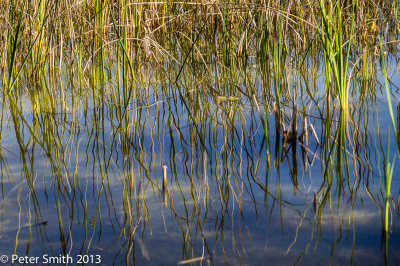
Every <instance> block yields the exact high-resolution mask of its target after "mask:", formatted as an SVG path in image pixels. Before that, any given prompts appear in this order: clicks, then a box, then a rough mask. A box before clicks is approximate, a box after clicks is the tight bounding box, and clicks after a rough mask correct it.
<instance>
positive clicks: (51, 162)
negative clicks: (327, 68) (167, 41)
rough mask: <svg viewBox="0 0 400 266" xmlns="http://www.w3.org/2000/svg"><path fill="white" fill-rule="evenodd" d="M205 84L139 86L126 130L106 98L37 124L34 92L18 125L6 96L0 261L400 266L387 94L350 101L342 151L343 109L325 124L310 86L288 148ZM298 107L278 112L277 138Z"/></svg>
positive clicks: (245, 109) (71, 106)
mask: <svg viewBox="0 0 400 266" xmlns="http://www.w3.org/2000/svg"><path fill="white" fill-rule="evenodd" d="M396 73H397V72H396V70H394V71H393V76H392V77H391V81H392V82H393V84H394V85H393V86H392V92H393V94H392V97H393V106H394V107H396V105H397V98H396V97H399V93H398V91H397V90H396V88H397V87H396V86H398V85H399V84H400V80H399V77H398V76H396V75H398V74H396ZM149 76H151V73H150V74H149ZM183 79H184V78H183ZM255 80H256V81H255V82H254V84H255V86H256V88H257V84H258V83H257V78H256V79H255ZM258 81H259V80H258ZM234 82H237V84H238V86H242V87H246V84H247V83H246V82H247V81H243V80H237V81H232V83H234ZM380 82H382V81H380ZM303 83H304V82H303ZM378 83H379V82H378ZM211 85H212V84H211ZM109 86H111V85H109ZM353 86H357V84H354V85H353ZM200 87H201V86H199V87H194V86H193V88H192V89H193V92H189V93H188V94H187V95H186V96H187V97H189V98H188V99H189V100H187V101H186V102H182V100H181V97H179V95H178V94H177V93H176V91H177V87H176V86H175V85H171V84H160V85H152V86H146V85H144V86H143V87H142V88H141V89H143V90H144V89H145V88H147V90H148V91H149V92H148V93H147V94H146V95H142V96H141V97H142V100H141V101H138V102H136V103H133V104H131V105H129V106H128V111H127V114H128V115H129V116H128V117H127V119H125V120H123V121H122V123H121V125H122V127H119V125H120V124H119V123H120V121H119V120H118V119H117V111H116V110H115V109H113V107H112V104H113V99H112V98H111V97H108V98H106V99H105V100H104V99H103V100H101V99H100V100H93V97H92V96H84V95H75V96H72V95H71V93H68V95H69V98H68V99H67V103H66V107H61V106H58V107H57V108H56V110H57V111H59V110H60V112H45V111H44V110H41V111H37V112H35V111H34V102H33V101H34V99H35V97H37V95H36V96H32V95H33V94H31V93H27V94H26V95H24V96H23V99H22V100H21V103H20V106H21V108H22V110H23V115H22V116H23V117H24V118H25V119H26V123H24V122H23V121H22V118H21V116H19V115H16V118H15V120H14V119H13V114H12V111H11V110H9V104H8V102H4V99H3V100H2V108H5V109H6V111H4V112H3V113H2V119H3V124H2V125H3V126H2V127H3V132H2V136H1V149H0V151H1V154H0V155H1V156H0V165H1V169H0V171H1V220H0V239H1V241H0V250H1V254H5V255H8V256H9V259H10V260H11V255H12V254H17V255H19V256H30V257H34V256H39V257H40V259H39V264H41V263H43V260H42V258H41V257H42V256H43V255H44V254H48V255H49V256H55V257H60V256H67V255H69V256H70V257H72V258H73V260H74V262H73V263H69V264H70V265H74V264H76V262H77V258H78V255H89V257H87V258H95V259H97V257H96V255H99V256H100V259H101V264H102V265H112V264H115V265H123V264H130V265H177V264H178V263H182V264H196V265H199V264H200V265H209V264H211V265H214V264H215V265H220V264H232V265H239V264H244V265H292V264H298V265H313V264H315V265H320V264H326V263H328V262H329V263H330V264H332V265H338V264H355V265H382V264H389V265H397V264H399V263H400V253H399V252H398V250H399V248H400V230H399V226H400V220H399V215H400V211H399V195H400V194H399V193H400V181H399V179H398V176H399V174H400V170H399V169H400V168H399V165H400V164H399V160H398V158H397V157H396V155H397V153H396V150H395V149H396V142H395V138H394V135H393V131H392V128H390V129H389V130H390V131H391V137H390V148H391V150H390V154H389V156H390V161H391V162H393V163H394V172H393V181H392V186H391V195H392V197H391V198H390V202H389V203H390V217H389V225H388V228H389V230H388V233H387V234H386V233H385V232H384V231H383V228H384V227H383V226H384V220H383V215H384V211H383V210H384V206H385V204H384V194H385V193H384V191H385V190H384V162H385V158H386V156H387V154H386V142H387V134H388V126H389V125H391V121H390V117H389V112H388V105H387V100H386V95H385V94H384V91H383V92H382V90H383V87H382V86H381V85H379V84H378V85H376V87H377V89H376V90H377V92H376V97H368V96H367V97H365V98H362V97H361V96H360V95H353V96H352V97H351V104H350V105H351V108H350V111H349V114H348V116H347V118H342V119H346V129H345V132H346V138H345V143H339V141H338V139H337V134H338V133H337V132H338V131H339V130H338V128H339V126H338V125H339V123H338V120H340V119H341V118H340V117H341V116H340V112H339V110H338V109H334V108H331V112H330V113H329V114H328V115H327V111H326V110H327V109H326V101H325V100H324V97H323V96H322V95H323V94H322V93H320V92H319V91H318V89H315V94H314V96H315V97H314V100H311V98H310V97H309V96H307V95H306V94H302V93H297V97H296V101H295V102H296V105H297V106H298V109H299V112H298V113H297V119H296V124H297V127H298V132H297V136H296V137H297V138H296V139H292V140H284V133H283V132H278V131H277V130H276V127H275V124H276V123H275V121H276V116H275V113H274V112H273V111H272V112H271V110H272V105H271V104H270V103H268V102H266V101H264V100H263V99H265V97H263V96H262V95H261V94H258V93H257V95H258V96H257V99H258V100H259V106H260V108H261V110H265V109H264V108H266V109H268V110H269V111H268V115H267V120H268V130H267V138H265V130H264V125H265V124H266V122H264V124H263V119H262V116H260V113H259V112H258V109H257V107H256V105H255V104H254V102H253V101H252V97H247V96H245V95H234V96H238V98H235V97H232V98H229V99H226V98H221V97H219V98H218V96H215V95H205V94H204V91H203V90H202V89H200ZM103 89H105V90H106V91H108V87H107V86H106V87H104V88H103ZM181 89H182V90H184V91H187V88H186V87H184V86H183V85H182V87H181ZM260 90H261V89H260ZM67 91H68V90H67ZM256 91H257V89H256ZM89 94H90V93H89ZM106 94H107V93H106ZM110 95H111V93H110ZM318 95H321V96H318ZM74 97H75V98H74ZM73 98H74V101H73ZM38 100H43V99H40V98H39V99H38ZM199 103H200V104H199ZM293 106H294V105H293V102H292V101H286V102H285V103H284V104H283V106H282V109H283V110H284V112H285V113H286V116H285V117H284V121H285V126H286V129H290V125H291V124H290V123H291V121H292V117H293ZM328 116H329V117H330V119H331V120H332V122H331V127H330V128H327V126H326V124H325V121H326V119H327V117H328ZM395 116H396V113H395ZM305 118H307V123H308V125H313V127H314V129H315V134H316V135H314V134H313V132H312V130H311V129H309V130H307V132H308V143H307V142H305V141H300V140H299V139H298V138H299V137H300V136H301V135H303V137H305V135H304V134H302V127H303V125H304V121H305ZM27 124H28V125H30V127H31V129H32V130H33V131H34V132H36V133H35V134H36V136H35V137H33V136H32V134H31V131H30V129H29V128H28V127H27V126H26V125H27ZM16 125H18V126H16ZM121 128H125V129H121ZM317 138H318V140H317ZM38 140H40V141H43V142H42V144H40V143H39V141H38ZM335 147H336V148H335ZM340 154H341V155H340ZM339 157H340V158H341V159H339ZM163 166H167V168H166V175H167V180H168V182H167V185H166V186H165V187H164V186H163V168H162V167H163ZM386 240H387V241H386ZM91 255H93V256H94V257H93V256H92V257H91ZM90 262H91V261H89V263H86V264H87V265H91V264H93V263H90ZM8 263H10V261H9V262H8ZM14 264H15V265H19V264H18V263H14ZM61 264H62V263H61Z"/></svg>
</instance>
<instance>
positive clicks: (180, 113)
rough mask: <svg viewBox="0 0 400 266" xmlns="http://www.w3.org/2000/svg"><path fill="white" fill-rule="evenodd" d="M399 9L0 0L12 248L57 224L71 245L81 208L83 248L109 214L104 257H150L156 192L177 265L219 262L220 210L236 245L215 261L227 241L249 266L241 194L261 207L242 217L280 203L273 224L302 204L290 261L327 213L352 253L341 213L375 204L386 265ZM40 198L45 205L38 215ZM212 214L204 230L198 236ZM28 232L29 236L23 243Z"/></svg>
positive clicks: (66, 249)
mask: <svg viewBox="0 0 400 266" xmlns="http://www.w3.org/2000/svg"><path fill="white" fill-rule="evenodd" d="M398 5H399V3H398V1H395V0H387V1H385V0H379V1H363V0H354V1H349V0H332V1H324V0H318V1H300V0H292V1H277V0H269V1H251V0H250V1H241V0H237V1H233V0H224V1H222V0H210V1H205V0H198V1H188V2H187V1H148V2H145V1H140V0H137V1H129V0H93V1H89V0H51V1H50V0H8V1H1V3H0V47H1V48H0V85H1V88H2V93H1V95H0V103H1V106H0V107H1V111H0V116H1V118H0V140H1V143H0V144H1V145H0V168H1V171H0V173H1V180H2V182H1V191H2V192H1V193H2V198H3V201H2V204H1V209H2V220H1V221H3V218H4V217H3V216H6V215H5V214H3V213H4V212H5V208H6V207H7V206H8V205H7V204H9V203H7V201H6V200H5V199H6V198H7V197H9V195H10V193H6V192H4V191H6V190H7V189H4V186H7V185H8V184H7V182H10V183H13V184H16V187H14V188H12V190H10V191H11V192H12V193H11V194H12V195H11V196H10V197H14V198H15V200H16V202H18V206H17V207H15V206H13V207H14V208H17V209H18V208H19V210H20V213H19V214H14V216H13V217H8V218H7V219H11V221H12V223H13V224H17V223H16V222H17V221H18V230H17V233H16V234H15V239H13V241H14V242H13V252H14V254H16V252H17V251H18V250H21V249H23V248H22V247H21V246H23V245H25V247H26V246H27V247H26V249H27V250H29V245H30V244H29V243H30V239H31V238H30V237H31V230H44V231H46V230H45V228H47V227H52V228H53V226H54V227H55V229H56V231H57V233H58V234H59V236H60V237H59V239H60V241H59V242H60V243H61V249H62V251H63V254H64V255H65V254H70V253H71V250H72V249H73V247H72V240H71V238H72V234H73V233H72V229H73V228H74V227H76V226H75V223H74V222H75V221H74V219H77V220H79V225H81V224H82V226H83V229H82V230H81V231H80V232H83V234H84V240H83V242H82V243H80V245H81V246H80V247H79V248H80V250H79V252H80V254H83V253H85V252H86V253H88V251H89V250H90V248H92V247H93V246H94V245H95V244H94V242H95V238H96V237H98V238H99V240H98V243H100V238H101V237H100V236H99V235H97V234H100V235H101V228H102V226H103V221H105V220H107V222H109V223H110V224H111V227H112V231H113V234H114V235H113V236H114V238H112V237H111V239H112V241H111V242H112V243H116V242H118V244H120V246H119V247H118V248H117V250H116V252H117V255H115V254H112V255H115V258H116V257H117V256H119V255H120V254H123V257H124V258H123V260H124V262H125V263H126V264H130V263H132V260H133V259H134V258H132V256H133V257H134V255H135V253H134V251H135V245H136V244H137V246H136V249H137V251H136V252H138V253H139V251H138V250H140V251H141V252H142V256H143V258H145V259H146V260H147V259H149V258H150V255H149V252H150V253H151V252H152V250H150V251H147V250H146V248H145V247H144V240H143V234H144V232H145V231H146V230H150V232H151V230H152V229H151V228H152V227H151V221H152V220H151V218H150V216H151V215H150V213H151V212H152V211H153V212H154V208H152V207H153V206H151V205H150V204H149V203H148V202H149V201H150V202H153V200H154V199H153V198H155V199H156V201H157V200H159V201H160V202H161V203H162V208H161V211H160V212H161V213H162V219H163V221H162V222H160V224H164V226H165V232H167V224H168V222H166V220H165V217H164V215H167V214H165V213H167V211H165V210H169V212H170V213H169V214H168V215H170V216H169V218H170V219H171V220H174V222H175V223H174V225H176V226H177V227H178V228H179V229H180V230H181V231H182V235H183V240H181V242H183V243H184V248H183V251H182V254H181V257H179V258H174V259H176V262H177V263H178V262H179V263H180V264H189V263H196V262H200V263H201V262H202V261H204V262H205V261H207V262H210V261H211V262H213V260H214V259H215V257H214V255H213V254H214V253H213V251H212V250H213V248H214V247H215V246H218V245H217V244H216V243H217V242H218V241H219V238H221V239H222V238H223V235H224V233H226V230H227V229H224V219H225V218H226V219H232V228H231V230H232V231H231V238H232V239H230V240H232V243H233V244H232V245H233V248H232V251H230V250H228V249H226V250H225V247H224V244H223V243H222V244H221V248H220V246H218V247H217V249H218V248H220V249H221V250H222V254H223V255H222V256H220V257H219V258H218V259H219V261H218V262H220V263H222V262H226V263H231V262H232V261H231V258H230V257H229V256H230V255H229V254H230V253H229V252H232V253H233V257H234V258H233V261H234V262H235V263H242V259H244V257H246V256H245V254H246V247H245V244H244V243H243V240H242V230H243V231H244V230H247V232H248V235H249V236H250V235H251V234H250V231H251V229H252V228H250V229H249V227H247V225H246V226H245V227H246V229H244V228H245V227H244V226H243V224H241V222H242V217H244V216H245V214H244V212H245V211H244V210H245V207H244V206H247V207H246V208H247V211H248V209H254V212H255V214H254V217H256V218H254V217H253V216H251V218H249V220H250V221H252V220H251V219H253V218H254V219H255V220H257V219H258V215H259V213H264V212H265V213H266V216H268V215H270V216H269V217H271V216H272V214H273V213H274V214H277V215H278V216H279V217H280V218H276V219H275V221H277V220H280V223H281V227H282V235H283V231H284V230H283V227H284V226H283V224H284V216H285V211H288V212H293V213H295V216H296V219H295V220H296V223H297V224H296V225H295V233H294V234H292V235H290V237H292V238H293V239H290V242H289V243H287V242H286V243H285V244H288V245H287V246H286V247H285V249H286V253H285V254H288V253H289V252H291V250H292V248H293V249H296V241H297V239H298V238H297V237H298V231H299V230H300V231H301V227H302V223H303V221H304V222H307V223H308V224H309V225H310V226H311V229H310V231H311V235H312V236H311V238H310V240H309V242H307V241H308V240H307V241H306V242H307V243H306V244H304V245H303V248H304V249H303V250H302V251H301V252H298V253H296V258H295V261H296V263H297V262H299V261H300V260H301V259H302V257H303V256H306V254H307V252H311V251H308V250H309V246H310V245H311V244H312V245H315V249H317V246H318V242H319V240H320V239H321V236H322V232H323V229H324V227H325V226H327V223H329V222H328V221H327V220H329V219H330V220H331V222H332V224H331V225H333V227H332V228H333V231H334V237H333V238H332V239H331V240H332V243H331V246H330V250H329V252H330V254H329V252H328V253H326V254H325V255H326V257H329V260H330V262H332V258H333V256H334V255H333V254H334V251H335V248H336V244H337V243H338V242H340V240H341V238H342V231H346V230H347V233H348V236H347V237H349V238H352V237H353V240H354V241H353V244H352V247H351V248H352V250H351V254H349V257H350V261H353V258H354V256H355V255H354V253H355V250H356V244H355V243H356V241H355V229H354V227H355V224H356V221H355V220H356V219H357V217H356V218H355V217H354V216H353V214H351V215H350V216H349V214H348V213H346V211H343V210H347V211H348V209H350V210H351V212H352V211H353V208H360V207H359V205H363V204H364V203H363V202H364V201H366V200H368V201H370V202H372V203H373V204H371V205H376V206H377V209H375V211H377V212H379V213H380V215H381V220H380V221H381V223H382V224H381V226H382V246H383V247H384V261H385V264H389V263H390V262H393V260H396V259H398V258H397V257H395V256H394V251H391V252H390V249H389V246H390V244H391V242H390V236H391V228H395V226H393V224H394V225H396V226H397V225H398V224H399V222H398V221H399V216H400V215H399V214H400V211H399V210H400V208H399V202H400V193H397V192H393V188H392V189H391V186H394V189H396V190H398V181H397V180H396V174H398V170H396V169H397V168H398V165H399V163H400V162H399V158H400V152H399V148H398V147H399V143H398V140H399V139H400V134H399V132H400V127H399V126H400V121H399V119H400V115H399V113H400V112H399V110H400V107H399V106H400V105H399V104H397V115H396V108H393V107H392V105H395V103H397V101H398V97H399V90H400V89H399V87H400V85H399V84H396V80H392V78H393V77H396V76H398V75H399V70H398V68H399V63H398V62H399V59H400V58H399V48H400V38H399V37H400V24H399V14H398V11H399V7H398ZM397 80H398V78H397ZM382 105H383V106H384V107H385V108H383V107H382ZM378 106H380V107H378ZM388 117H389V118H390V119H389V118H388ZM382 121H383V122H382ZM389 125H390V127H388V126H389ZM386 128H387V129H386ZM391 132H393V134H391ZM385 144H387V145H386V146H385ZM395 144H397V145H395ZM10 155H12V156H14V157H17V158H18V160H19V163H20V166H19V167H20V173H18V172H17V173H13V170H12V169H13V168H12V167H11V166H10V164H12V163H10V162H9V161H8V159H7V158H9V156H10ZM38 158H40V159H38ZM393 158H394V159H393ZM43 161H45V163H43ZM38 164H40V165H45V166H41V167H43V169H42V168H40V167H39V168H37V165H38ZM311 169H312V170H311ZM311 172H312V173H311ZM281 173H285V174H281ZM286 173H287V174H286ZM15 175H16V176H15ZM18 175H21V178H20V179H18V178H17V176H18ZM308 175H309V176H310V180H309V181H304V180H305V178H306V177H307V176H308ZM307 178H308V177H307ZM285 179H289V181H290V185H291V186H290V193H288V189H287V187H288V186H286V185H287V183H285V181H284V180H285ZM6 180H7V182H6ZM286 181H288V180H286ZM89 183H90V184H91V185H90V186H92V187H91V188H89V189H88V187H90V186H89V185H88V184H89ZM115 184H118V185H115ZM305 184H307V186H306V185H305ZM114 185H115V187H114ZM285 188H286V190H285ZM38 189H39V190H40V191H44V194H45V198H46V199H45V200H43V199H40V198H43V195H41V194H40V195H38V194H37V190H38ZM90 190H92V191H90ZM116 190H117V191H119V192H118V193H116V192H115V191H116ZM21 191H25V192H27V194H26V195H25V194H23V193H22V192H21ZM14 193H15V194H14ZM113 193H114V195H113ZM115 193H116V194H115ZM257 193H258V194H257ZM260 193H261V194H262V196H261V199H260ZM22 194H23V195H22ZM50 194H52V195H51V196H53V195H55V197H54V202H53V203H54V206H53V205H52V206H51V207H52V209H53V211H54V214H53V215H54V216H55V217H46V216H45V215H43V212H44V211H43V208H44V207H43V206H42V205H44V204H45V203H43V202H46V203H47V204H48V203H49V202H52V200H53V199H49V198H50V196H49V195H50ZM289 194H290V196H288V195H289ZM7 195H8V196H7ZM296 197H300V198H301V199H299V198H296ZM396 197H397V198H396ZM260 200H261V201H260ZM292 200H293V201H292ZM262 201H264V202H262ZM100 202H101V204H102V205H101V204H100ZM182 202H183V203H182ZM360 202H361V204H360ZM75 203H76V205H77V206H79V207H75V208H78V210H81V211H82V213H81V214H80V215H82V216H80V217H79V218H77V217H76V214H75V212H74V207H73V206H74V204H75ZM153 203H154V202H153ZM21 206H29V208H27V209H28V211H26V210H25V211H26V212H27V213H23V212H22V211H21V210H22V209H23V207H21ZM120 206H121V207H120ZM249 206H250V207H249ZM263 208H264V209H263ZM121 209H122V210H121ZM234 211H235V212H237V213H235V221H234V218H233V216H234V215H233V213H234ZM118 212H120V213H119V215H117V213H118ZM164 212H165V213H164ZM230 212H232V217H229V218H228V216H229V215H228V213H230ZM21 213H23V214H21ZM78 213H79V212H78ZM121 213H122V214H121ZM74 215H75V216H74ZM24 217H25V218H24ZM105 217H106V218H105ZM121 217H122V218H121ZM153 217H154V216H153ZM171 217H172V218H171ZM158 218H159V217H158ZM153 219H154V218H153ZM271 219H272V218H268V219H267V221H266V224H267V227H268V228H267V229H266V231H267V233H266V235H267V237H266V238H268V232H269V226H273V225H271ZM23 221H25V222H26V223H23ZM43 221H45V222H43ZM208 223H210V224H213V226H214V227H215V228H214V231H212V230H211V231H212V232H211V235H216V237H215V239H213V240H210V239H208V238H207V237H206V236H204V235H206V233H209V231H208V230H209V229H206V226H207V225H208ZM2 224H3V223H1V225H2ZM24 224H25V225H24ZM234 224H235V226H234ZM145 225H150V226H149V227H150V229H145V228H146V226H145ZM303 226H304V225H303ZM192 227H193V228H192ZM242 227H243V228H242ZM278 227H279V226H278ZM0 228H2V227H1V226H0ZM32 228H34V229H32ZM91 228H92V229H93V230H91ZM99 228H100V229H99ZM238 228H239V229H238ZM349 228H353V230H354V235H353V236H351V234H349V231H351V229H349ZM21 229H29V230H21ZM53 229H54V228H53ZM275 229H277V228H275ZM96 230H100V233H96V234H95V231H96ZM229 230H230V229H228V231H229ZM235 230H236V231H235ZM394 230H398V229H397V228H395V229H394ZM26 231H29V241H27V242H28V244H21V243H20V241H19V240H20V239H21V238H22V235H23V234H25V232H26ZM138 231H141V233H142V236H141V237H142V238H141V237H140V236H139V234H138ZM271 231H272V230H271ZM277 231H279V230H277ZM146 232H147V231H146ZM199 232H200V233H199ZM338 232H340V233H338ZM271 234H272V233H271ZM314 234H315V235H314ZM199 235H200V236H199ZM243 235H244V233H243ZM94 236H96V237H94ZM235 237H237V238H235ZM250 238H251V237H250ZM217 239H218V240H217ZM92 240H93V242H92ZM114 241H115V242H114ZM119 241H120V242H119ZM192 241H193V242H192ZM286 241H288V240H286ZM302 241H303V242H302ZM302 241H300V240H299V242H300V243H304V240H302ZM10 242H11V241H10ZM179 243H180V242H179ZM395 244H396V246H398V243H395ZM196 245H197V246H201V247H202V253H199V252H198V251H196V252H194V251H193V250H194V249H195V246H196ZM99 246H100V244H99ZM266 247H267V245H266V244H265V249H266ZM74 248H75V247H74ZM311 249H312V248H310V250H311ZM113 251H115V250H113ZM104 252H106V251H104ZM225 252H227V254H226V253H225ZM26 253H27V252H26ZM194 253H196V254H194ZM21 254H22V253H21ZM231 255H232V254H231ZM115 258H114V262H115ZM391 259H392V260H391ZM314 262H315V261H314ZM217 264H218V263H217Z"/></svg>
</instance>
